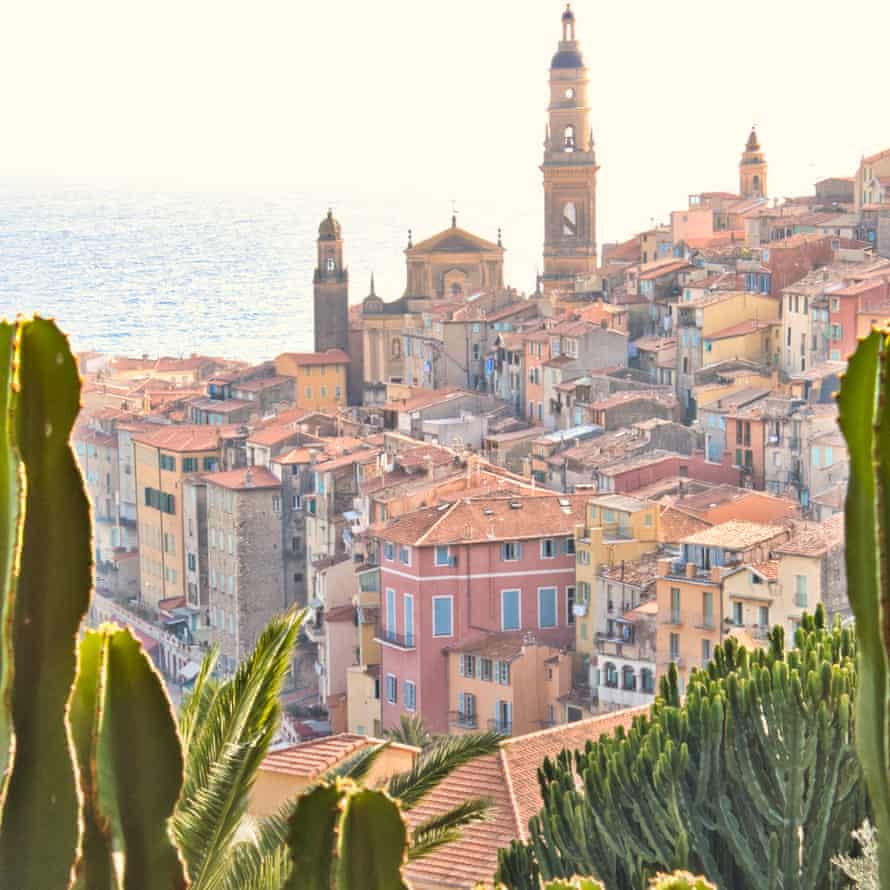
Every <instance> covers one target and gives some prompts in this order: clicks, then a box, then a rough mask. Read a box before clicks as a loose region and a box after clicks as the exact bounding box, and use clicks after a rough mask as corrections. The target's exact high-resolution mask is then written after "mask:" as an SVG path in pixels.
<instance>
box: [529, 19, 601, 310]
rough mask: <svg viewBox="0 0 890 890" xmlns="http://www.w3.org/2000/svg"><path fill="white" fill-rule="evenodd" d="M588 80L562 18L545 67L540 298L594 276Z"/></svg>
mask: <svg viewBox="0 0 890 890" xmlns="http://www.w3.org/2000/svg"><path fill="white" fill-rule="evenodd" d="M588 86H589V80H588V77H587V69H586V68H585V67H584V59H583V58H582V56H581V50H580V47H579V46H578V41H577V40H576V39H575V14H574V13H573V12H572V10H571V7H570V6H566V9H565V12H563V14H562V40H560V41H559V46H558V48H557V52H556V55H554V56H553V60H552V61H551V63H550V105H549V107H548V109H547V114H548V118H549V119H548V124H547V129H546V135H545V139H544V163H543V164H541V172H542V173H543V174H544V274H543V275H542V276H541V281H540V284H541V286H542V288H543V291H544V294H545V295H549V294H551V293H553V292H554V291H556V290H572V289H573V288H574V281H575V277H576V276H578V275H590V274H592V273H593V272H595V271H596V268H597V255H596V171H597V170H598V169H599V168H598V167H597V165H596V153H595V152H594V145H593V129H592V128H591V126H590V107H589V105H588V104H587V102H588V98H587V90H588Z"/></svg>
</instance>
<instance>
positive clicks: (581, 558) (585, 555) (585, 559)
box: [577, 549, 590, 566]
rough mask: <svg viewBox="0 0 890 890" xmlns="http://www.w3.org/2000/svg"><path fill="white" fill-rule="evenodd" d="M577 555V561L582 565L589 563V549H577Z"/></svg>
mask: <svg viewBox="0 0 890 890" xmlns="http://www.w3.org/2000/svg"><path fill="white" fill-rule="evenodd" d="M577 557H578V562H579V563H580V564H581V565H582V566H589V565H590V551H589V550H587V549H584V550H579V551H578V553H577Z"/></svg>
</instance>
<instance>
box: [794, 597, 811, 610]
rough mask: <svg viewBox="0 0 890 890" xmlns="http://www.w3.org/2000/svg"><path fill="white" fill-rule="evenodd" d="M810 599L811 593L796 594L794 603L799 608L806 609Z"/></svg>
mask: <svg viewBox="0 0 890 890" xmlns="http://www.w3.org/2000/svg"><path fill="white" fill-rule="evenodd" d="M809 601H810V598H809V595H808V594H806V593H795V594H794V605H795V606H797V608H798V609H806V608H807V606H808V605H809Z"/></svg>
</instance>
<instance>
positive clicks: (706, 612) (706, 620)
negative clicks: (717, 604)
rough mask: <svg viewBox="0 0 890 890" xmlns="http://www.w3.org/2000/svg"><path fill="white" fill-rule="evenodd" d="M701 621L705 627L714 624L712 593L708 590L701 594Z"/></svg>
mask: <svg viewBox="0 0 890 890" xmlns="http://www.w3.org/2000/svg"><path fill="white" fill-rule="evenodd" d="M701 623H702V624H703V625H704V626H705V627H713V626H714V594H713V592H712V591H710V590H706V591H704V593H702V595H701Z"/></svg>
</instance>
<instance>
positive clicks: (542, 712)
mask: <svg viewBox="0 0 890 890" xmlns="http://www.w3.org/2000/svg"><path fill="white" fill-rule="evenodd" d="M571 639H572V638H571V632H570V631H569V632H567V631H566V629H564V628H559V629H555V630H544V631H541V630H539V631H534V632H531V631H506V632H503V633H493V634H489V635H487V636H484V637H480V638H477V639H475V640H470V641H468V642H466V643H462V644H460V645H457V646H455V647H454V648H453V649H452V650H451V651H450V652H449V653H448V696H449V702H450V703H451V704H450V705H449V708H451V710H450V711H449V715H448V716H449V720H448V722H449V729H450V731H451V732H452V733H462V732H475V731H478V730H483V731H484V730H493V731H494V732H499V733H502V734H503V735H524V734H525V733H527V732H535V731H536V730H539V729H542V728H544V727H547V726H553V725H554V724H556V723H562V722H564V721H563V719H562V714H561V704H560V699H561V698H562V697H563V696H564V695H566V694H567V693H568V692H569V690H570V689H571V686H572V657H571V651H570V644H571Z"/></svg>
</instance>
